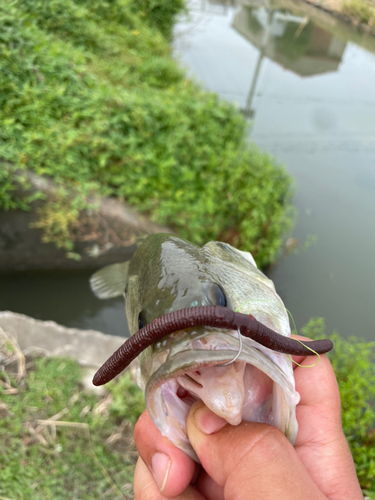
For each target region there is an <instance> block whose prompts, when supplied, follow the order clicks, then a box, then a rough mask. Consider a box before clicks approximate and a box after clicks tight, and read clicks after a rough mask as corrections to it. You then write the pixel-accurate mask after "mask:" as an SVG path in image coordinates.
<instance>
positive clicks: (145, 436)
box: [134, 410, 201, 498]
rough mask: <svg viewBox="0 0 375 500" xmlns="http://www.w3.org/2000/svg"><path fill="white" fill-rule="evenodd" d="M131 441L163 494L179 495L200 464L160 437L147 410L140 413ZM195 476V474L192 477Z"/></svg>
mask: <svg viewBox="0 0 375 500" xmlns="http://www.w3.org/2000/svg"><path fill="white" fill-rule="evenodd" d="M134 441H135V445H136V447H137V449H138V452H139V454H140V456H141V457H142V460H143V462H144V463H145V464H146V465H147V467H148V468H149V469H150V471H151V472H152V474H153V476H154V479H155V481H156V484H157V485H158V487H159V490H160V491H161V492H162V493H163V495H164V496H165V497H169V498H170V497H175V496H177V495H180V494H181V493H182V492H183V491H184V490H185V489H186V488H187V486H188V485H189V484H190V483H191V482H192V483H193V484H194V480H196V478H197V477H198V474H199V471H200V468H201V467H200V465H198V464H197V463H196V462H194V460H192V459H191V458H190V457H188V456H187V455H186V454H185V453H184V452H183V451H181V450H179V449H178V448H177V447H176V446H175V445H174V444H173V443H171V441H169V439H167V438H166V437H163V436H162V435H161V433H160V431H159V429H158V428H157V427H156V426H155V424H154V423H153V422H152V420H151V418H150V416H149V414H148V412H147V410H145V411H144V412H143V413H142V415H141V416H140V418H139V420H138V422H137V424H136V426H135V429H134ZM194 476H195V477H194Z"/></svg>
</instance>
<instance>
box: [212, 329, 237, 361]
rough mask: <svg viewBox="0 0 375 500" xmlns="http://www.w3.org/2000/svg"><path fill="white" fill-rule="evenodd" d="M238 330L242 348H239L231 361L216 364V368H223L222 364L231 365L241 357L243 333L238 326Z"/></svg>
mask: <svg viewBox="0 0 375 500" xmlns="http://www.w3.org/2000/svg"><path fill="white" fill-rule="evenodd" d="M237 332H238V341H239V343H240V349H239V351H238V353H237V354H236V355H235V356H234V358H233V359H232V360H231V361H228V363H224V364H222V365H215V367H216V368H221V367H222V366H229V365H231V364H232V363H234V362H235V361H236V360H237V359H238V358H239V356H240V354H241V352H242V335H241V332H240V329H239V328H237Z"/></svg>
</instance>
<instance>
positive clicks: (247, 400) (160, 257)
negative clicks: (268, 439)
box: [91, 234, 299, 460]
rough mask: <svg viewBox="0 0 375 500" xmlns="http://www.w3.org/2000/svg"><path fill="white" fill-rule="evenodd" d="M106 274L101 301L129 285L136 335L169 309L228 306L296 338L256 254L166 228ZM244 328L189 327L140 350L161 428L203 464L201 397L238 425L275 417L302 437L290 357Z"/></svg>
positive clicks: (98, 286)
mask: <svg viewBox="0 0 375 500" xmlns="http://www.w3.org/2000/svg"><path fill="white" fill-rule="evenodd" d="M115 266H117V268H115V267H114V266H108V267H107V268H104V269H103V270H100V271H98V273H96V274H95V275H94V276H93V277H92V279H91V285H92V288H93V290H94V291H95V293H96V294H97V295H98V296H99V297H102V298H106V297H108V296H115V295H116V294H117V295H118V294H119V293H121V290H124V295H125V310H126V316H127V320H128V324H129V330H130V333H131V335H133V334H134V333H136V332H137V331H138V330H139V329H140V328H142V327H143V326H144V325H145V324H148V323H150V322H152V321H153V320H154V319H156V318H159V317H161V316H163V315H165V314H167V313H169V312H172V311H178V310H181V309H185V308H191V307H197V306H207V305H212V306H215V305H220V306H225V307H228V308H230V309H232V310H233V311H238V312H242V313H245V314H251V315H253V316H254V317H255V318H256V319H257V320H258V321H260V322H261V323H263V324H264V325H266V326H268V327H269V328H271V329H272V330H274V331H276V332H278V333H280V334H281V335H284V336H287V337H289V336H290V333H291V332H290V326H289V319H288V315H287V311H286V310H285V307H284V305H283V303H282V301H281V299H280V297H279V296H278V295H277V293H276V291H275V287H274V285H273V283H272V281H271V280H269V279H268V278H267V277H266V276H265V275H264V274H263V273H262V272H261V271H260V270H259V269H257V266H256V263H255V261H254V259H253V257H252V256H251V254H250V253H248V252H242V251H240V250H237V249H235V248H233V247H232V246H230V245H228V244H226V243H222V242H215V241H211V242H209V243H207V244H205V245H204V246H202V247H197V246H195V245H193V244H191V243H189V242H186V241H184V240H181V239H179V238H177V237H175V236H171V235H167V234H155V235H151V236H148V237H147V238H145V239H144V240H143V241H142V242H141V244H140V245H139V248H138V250H137V251H136V253H135V254H134V256H133V257H132V259H131V261H130V263H124V264H116V265H115ZM239 335H240V333H239V332H233V331H231V330H223V329H215V328H213V327H203V326H197V327H191V328H187V329H185V330H180V331H177V332H175V333H173V334H171V335H168V336H166V337H164V338H163V339H162V340H160V341H158V342H156V343H154V344H153V345H152V346H150V347H148V348H147V349H145V350H144V351H143V352H142V353H141V355H140V368H139V371H138V377H137V378H138V384H139V386H140V387H141V388H142V389H143V390H144V391H145V399H146V407H147V409H148V411H149V414H150V416H151V418H152V420H153V421H154V423H155V424H156V426H157V427H158V428H159V430H160V431H161V433H162V435H164V436H166V437H168V438H169V439H170V440H171V441H172V442H173V443H174V444H175V445H176V446H178V447H179V448H180V449H182V450H183V451H185V452H186V453H187V454H188V455H189V456H191V457H192V458H193V459H195V460H197V457H196V455H195V452H194V450H193V448H192V447H191V445H190V443H189V440H188V438H187V434H186V428H185V421H186V416H187V414H188V412H189V409H190V406H191V405H192V404H193V403H194V401H196V400H198V399H201V400H203V401H204V402H205V404H206V405H207V406H208V407H209V408H211V410H212V411H214V412H215V413H216V414H218V415H219V416H221V417H223V418H225V419H226V420H227V421H228V422H229V423H230V424H232V425H238V424H239V423H240V422H241V421H242V420H247V421H255V422H262V423H268V424H270V425H274V426H275V427H277V428H279V429H280V430H281V431H282V432H283V433H284V434H285V435H286V436H287V438H288V439H289V440H290V441H291V442H292V443H294V440H295V438H296V434H297V429H298V426H297V421H296V417H295V407H296V404H297V403H298V401H299V395H298V393H297V392H296V390H295V385H294V377H293V369H292V362H291V360H290V359H289V357H288V356H287V355H285V354H281V353H278V352H275V351H273V350H270V349H268V348H267V347H264V346H262V345H260V344H258V343H257V342H255V341H253V340H251V339H248V338H242V339H241V340H242V348H241V352H240V354H239V356H238V358H237V359H236V360H235V361H234V362H233V363H230V364H228V365H226V366H222V365H224V364H225V363H228V362H230V361H231V360H232V359H233V358H234V357H235V356H236V355H237V354H238V352H239Z"/></svg>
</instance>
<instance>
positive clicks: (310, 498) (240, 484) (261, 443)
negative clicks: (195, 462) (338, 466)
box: [187, 402, 326, 500]
mask: <svg viewBox="0 0 375 500" xmlns="http://www.w3.org/2000/svg"><path fill="white" fill-rule="evenodd" d="M223 425H224V427H222V426H223ZM217 429H219V430H217ZM187 431H188V436H189V439H190V442H191V444H192V446H193V448H194V450H195V452H196V453H197V455H198V457H199V459H200V460H201V462H202V466H203V468H204V469H205V470H206V471H207V474H208V475H209V476H211V477H212V479H213V480H214V481H215V482H216V483H217V484H218V485H220V486H222V487H223V488H224V495H225V498H226V499H229V498H236V499H244V498H248V492H250V491H251V495H252V496H251V498H252V500H264V499H271V498H272V499H274V498H277V499H278V500H297V499H298V500H300V499H301V498H303V499H305V500H321V499H325V498H326V497H325V496H324V495H322V493H321V492H320V490H319V489H318V488H317V486H316V485H315V484H314V482H313V481H312V479H311V477H310V476H309V474H308V472H307V471H306V469H305V467H304V466H303V464H302V462H301V461H300V459H299V458H298V456H297V454H296V452H295V450H294V449H293V446H292V445H291V444H290V443H289V441H288V440H287V439H286V437H285V436H284V435H283V434H282V433H281V432H280V431H279V430H278V429H276V428H275V427H272V426H270V425H266V424H259V423H253V422H242V423H241V424H240V425H239V426H237V427H233V426H231V425H229V424H227V423H226V422H225V421H224V420H223V419H221V418H219V417H217V415H215V414H214V413H212V412H211V411H210V410H209V409H208V408H207V407H206V406H205V405H204V404H203V403H202V402H198V403H195V404H194V405H193V406H192V409H191V410H190V413H189V415H188V418H187Z"/></svg>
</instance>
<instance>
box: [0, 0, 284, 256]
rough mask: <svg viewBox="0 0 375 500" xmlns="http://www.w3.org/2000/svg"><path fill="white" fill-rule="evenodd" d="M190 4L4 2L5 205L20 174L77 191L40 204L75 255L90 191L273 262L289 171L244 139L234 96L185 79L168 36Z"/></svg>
mask: <svg viewBox="0 0 375 500" xmlns="http://www.w3.org/2000/svg"><path fill="white" fill-rule="evenodd" d="M182 8H183V2H182V1H181V0H173V1H172V0H171V1H166V0H157V1H154V0H153V1H151V0H137V1H135V2H134V1H130V0H113V1H111V2H110V1H105V0H104V1H101V0H92V1H90V2H88V0H48V1H46V2H35V1H31V0H12V1H11V0H5V1H4V2H2V4H1V5H0V33H1V35H0V60H1V63H0V69H1V71H0V86H1V89H2V92H1V95H0V122H1V125H2V126H1V131H0V159H1V161H3V162H6V163H4V165H5V164H6V165H10V166H7V167H6V168H5V167H4V169H3V167H1V169H0V170H1V174H0V209H5V210H7V209H14V208H27V207H29V206H30V200H28V199H23V200H20V199H18V198H16V196H15V192H14V187H15V178H14V177H15V169H16V168H17V169H23V170H31V171H33V172H35V173H37V174H39V175H46V176H50V177H52V178H53V179H54V181H55V182H56V183H61V184H63V185H64V186H66V187H67V188H68V189H71V190H72V192H74V193H75V194H74V197H73V199H69V197H63V199H62V200H60V202H57V201H55V202H54V204H53V206H50V207H49V208H48V209H46V210H44V211H42V212H41V216H40V219H39V222H38V223H37V224H38V227H41V228H42V229H44V232H45V237H44V238H45V241H54V242H55V243H56V244H57V245H58V246H60V247H62V248H65V249H66V250H67V251H71V250H72V247H73V244H72V238H71V232H72V228H74V224H75V221H76V220H77V218H78V216H79V213H80V212H81V211H82V210H83V209H84V208H85V206H86V200H87V198H88V196H89V194H90V193H93V192H95V193H98V194H102V195H107V196H116V197H120V198H123V199H125V200H126V202H127V203H129V204H131V205H132V206H134V207H136V208H137V210H138V211H140V212H142V213H145V214H148V215H149V216H150V217H151V218H152V220H154V221H155V222H157V223H159V224H162V225H166V226H169V227H171V229H172V230H174V231H176V232H177V233H178V234H180V236H181V237H183V238H187V239H189V240H191V241H192V242H194V243H198V244H201V243H204V242H206V241H208V240H210V239H221V240H223V241H227V242H229V243H231V244H233V245H238V246H241V247H242V248H244V249H246V250H249V251H251V252H252V253H253V254H254V256H255V258H256V260H257V262H258V263H259V265H261V266H264V265H266V264H268V263H269V262H271V261H273V260H275V258H276V256H277V254H278V250H279V248H280V244H281V235H282V234H283V233H284V232H285V231H286V230H287V229H288V227H289V226H290V223H291V218H290V197H291V179H290V177H289V175H288V174H287V173H286V171H285V170H284V169H283V168H282V167H281V166H280V165H279V164H277V162H275V160H273V159H272V158H271V157H270V156H268V155H266V154H264V153H262V152H261V151H259V149H257V148H256V147H255V146H254V145H252V146H249V145H248V144H247V140H246V135H247V125H246V122H245V119H244V118H243V116H242V115H241V114H240V112H239V111H238V110H237V109H236V108H235V107H234V106H232V105H231V104H228V103H226V102H222V101H219V100H218V97H217V96H216V95H215V94H212V93H208V92H205V91H203V90H202V89H201V88H200V87H199V86H198V85H197V84H196V83H194V82H191V81H189V80H188V79H187V78H186V76H185V74H184V71H183V70H182V69H181V68H179V66H178V65H177V63H176V62H175V61H174V60H173V59H172V58H171V55H170V48H169V45H168V39H169V37H170V34H171V30H172V27H173V23H174V19H175V16H176V14H177V13H178V12H180V11H181V9H182Z"/></svg>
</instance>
